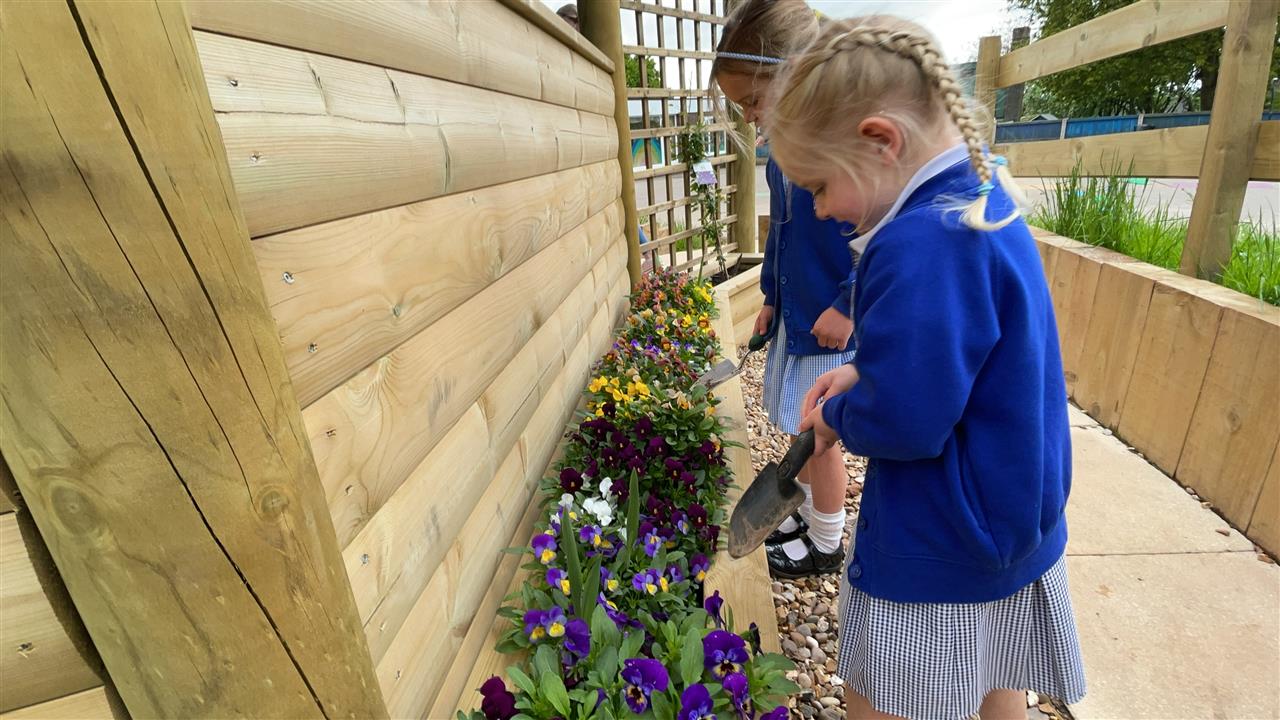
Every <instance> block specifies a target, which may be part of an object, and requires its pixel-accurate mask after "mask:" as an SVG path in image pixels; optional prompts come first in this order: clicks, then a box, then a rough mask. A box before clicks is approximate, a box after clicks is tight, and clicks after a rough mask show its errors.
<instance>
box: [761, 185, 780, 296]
mask: <svg viewBox="0 0 1280 720" xmlns="http://www.w3.org/2000/svg"><path fill="white" fill-rule="evenodd" d="M764 177H765V181H766V182H767V183H768V184H769V234H768V236H766V237H765V240H764V261H763V262H762V263H761V264H760V292H762V293H764V305H765V307H770V308H771V307H777V298H776V297H775V294H776V292H777V289H778V284H777V282H776V278H777V267H778V243H777V241H776V240H777V237H778V233H779V232H781V229H782V228H781V226H782V223H783V222H784V221H785V220H786V202H785V199H786V189H785V188H784V187H783V185H784V184H785V181H784V180H783V179H782V173H781V171H779V170H778V166H777V165H774V164H773V162H772V161H770V162H769V164H768V165H767V166H766V167H765V173H764Z"/></svg>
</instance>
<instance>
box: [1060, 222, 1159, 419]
mask: <svg viewBox="0 0 1280 720" xmlns="http://www.w3.org/2000/svg"><path fill="white" fill-rule="evenodd" d="M1041 247H1044V245H1041ZM1154 287H1155V281H1154V280H1152V279H1151V278H1148V277H1145V276H1143V275H1140V274H1137V273H1133V272H1130V271H1129V270H1127V269H1125V266H1124V265H1121V264H1113V263H1103V264H1102V267H1101V269H1100V271H1099V274H1098V286H1097V290H1096V292H1095V293H1094V296H1093V303H1092V305H1091V316H1090V320H1089V327H1088V329H1087V330H1086V331H1085V336H1084V345H1083V349H1082V351H1081V355H1080V359H1079V365H1078V367H1079V370H1078V371H1077V373H1076V374H1077V378H1076V383H1075V389H1074V392H1073V394H1072V397H1073V398H1074V399H1075V401H1076V403H1077V404H1078V405H1079V406H1080V407H1081V408H1083V409H1084V411H1085V412H1086V413H1088V414H1089V416H1090V417H1092V418H1093V419H1095V420H1097V421H1098V422H1099V423H1101V424H1102V425H1104V426H1106V427H1109V428H1111V429H1113V430H1114V429H1115V428H1116V427H1117V426H1118V425H1119V421H1120V410H1121V408H1123V407H1124V399H1125V395H1126V393H1127V392H1128V389H1129V379H1130V378H1131V377H1132V376H1133V368H1134V364H1135V362H1136V360H1137V356H1138V346H1139V343H1140V342H1141V340H1142V333H1143V329H1144V326H1145V325H1146V321H1147V308H1148V307H1149V306H1150V304H1151V293H1152V291H1153V289H1154Z"/></svg>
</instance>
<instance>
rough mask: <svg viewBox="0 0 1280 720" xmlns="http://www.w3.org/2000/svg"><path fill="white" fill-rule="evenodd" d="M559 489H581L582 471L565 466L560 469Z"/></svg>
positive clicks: (566, 490) (571, 491) (572, 490)
mask: <svg viewBox="0 0 1280 720" xmlns="http://www.w3.org/2000/svg"><path fill="white" fill-rule="evenodd" d="M560 489H562V490H564V491H565V492H567V493H576V492H578V491H579V490H581V489H582V473H580V472H578V471H577V470H576V469H574V468H571V467H567V468H565V469H563V470H561V471H560Z"/></svg>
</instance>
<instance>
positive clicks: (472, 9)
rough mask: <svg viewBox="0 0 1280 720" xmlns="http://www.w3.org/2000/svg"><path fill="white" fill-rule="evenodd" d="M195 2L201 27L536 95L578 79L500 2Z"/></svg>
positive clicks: (595, 78) (600, 77)
mask: <svg viewBox="0 0 1280 720" xmlns="http://www.w3.org/2000/svg"><path fill="white" fill-rule="evenodd" d="M188 7H189V9H190V10H189V12H190V13H191V19H192V23H193V25H194V26H195V27H196V28H197V29H200V30H207V31H211V32H216V33H219V34H223V35H232V36H235V37H241V38H248V39H252V40H257V41H261V42H266V43H271V44H274V45H282V46H286V47H293V48H298V49H300V50H307V51H310V52H314V53H318V54H322V55H329V56H332V57H336V58H346V59H350V60H356V61H359V62H363V63H368V64H371V65H378V66H381V67H386V68H394V69H397V70H403V71H405V72H411V73H416V74H419V75H427V76H430V77H436V78H440V79H443V80H450V81H453V82H456V83H463V84H466V85H472V86H475V87H482V88H486V89H489V90H496V91H499V92H504V93H510V94H512V95H517V96H521V97H526V98H531V99H534V100H548V101H549V100H550V98H549V97H544V94H543V88H544V87H545V86H547V85H551V86H555V85H556V84H557V83H555V82H550V83H549V82H548V80H549V79H551V78H553V77H564V76H567V77H568V78H569V79H570V80H576V79H577V78H576V77H575V76H574V75H573V72H574V66H573V65H572V64H568V65H566V64H564V63H563V62H558V63H555V64H552V63H550V62H547V61H546V60H547V59H546V58H543V57H541V56H539V48H540V45H539V42H538V39H537V38H538V36H539V35H543V34H545V33H544V31H543V30H541V29H540V28H536V27H533V26H532V25H531V24H530V23H529V22H527V21H526V20H525V19H524V18H522V17H520V16H519V15H517V14H516V13H515V12H513V11H512V10H510V9H508V8H505V7H502V6H501V5H500V4H498V3H493V2H427V3H423V2H410V1H408V0H394V1H385V2H384V1H379V0H356V1H353V2H344V3H308V2H305V1H302V0H193V1H192V2H190V3H188ZM541 47H543V48H545V47H548V44H546V43H543V44H542V45H541ZM530 58H535V59H539V60H540V62H528V60H529V59H530ZM591 67H592V69H593V70H597V71H598V72H597V73H593V74H592V76H591V77H590V78H589V79H590V81H591V82H593V83H595V84H601V85H602V84H603V83H604V71H602V70H599V68H596V67H595V66H591ZM602 86H603V85H602ZM575 100H576V98H575ZM596 103H597V104H595V105H593V106H588V107H582V108H581V109H585V110H591V111H593V112H598V113H609V112H611V110H612V103H610V104H609V105H608V106H604V107H602V106H600V104H599V103H598V101H596Z"/></svg>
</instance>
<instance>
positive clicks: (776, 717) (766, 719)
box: [760, 705, 787, 720]
mask: <svg viewBox="0 0 1280 720" xmlns="http://www.w3.org/2000/svg"><path fill="white" fill-rule="evenodd" d="M760 720H787V706H786V705H779V706H778V707H776V708H774V709H772V710H770V711H769V712H767V713H765V714H763V715H761V716H760Z"/></svg>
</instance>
